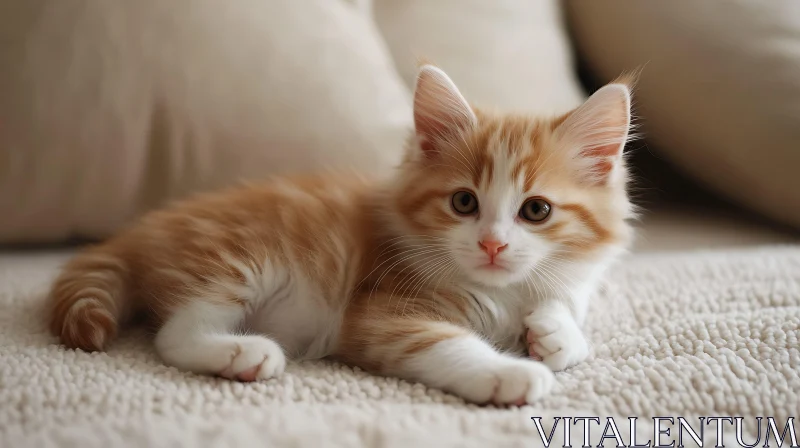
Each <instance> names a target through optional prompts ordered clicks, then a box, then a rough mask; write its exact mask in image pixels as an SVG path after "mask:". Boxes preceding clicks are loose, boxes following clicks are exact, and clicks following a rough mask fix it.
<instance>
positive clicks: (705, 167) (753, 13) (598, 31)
mask: <svg viewBox="0 0 800 448" xmlns="http://www.w3.org/2000/svg"><path fill="white" fill-rule="evenodd" d="M566 5H567V8H568V12H569V19H570V22H571V27H572V29H573V32H574V37H575V40H576V42H577V46H578V47H579V50H580V53H581V54H582V55H583V56H584V57H585V59H586V61H587V64H588V66H589V67H590V69H591V70H592V71H593V73H594V74H596V75H597V76H598V77H599V78H600V81H607V80H609V79H611V78H613V77H615V76H617V75H619V74H620V72H622V71H625V70H631V69H635V68H637V67H639V66H642V65H643V66H644V70H643V72H642V75H641V80H640V82H639V85H638V88H637V92H636V94H635V99H636V103H637V105H638V107H637V110H638V113H639V115H640V116H641V118H642V120H641V123H642V125H643V128H644V132H645V134H646V136H647V138H648V141H649V142H650V143H652V147H653V148H654V149H655V150H658V151H659V152H660V153H661V154H663V155H664V156H665V157H666V158H667V159H669V160H671V161H673V162H674V163H676V164H677V165H679V166H680V167H682V168H683V169H684V170H685V171H686V172H688V173H690V174H691V175H692V176H694V177H695V178H697V179H699V180H701V181H703V182H705V183H707V184H708V185H710V186H711V187H713V188H714V189H716V190H717V191H719V192H722V193H724V194H725V195H726V196H727V197H728V198H730V199H732V200H734V201H737V202H739V203H741V204H745V205H747V206H749V207H752V209H754V210H757V211H759V212H761V213H763V214H764V215H767V216H770V217H772V218H774V219H776V220H779V221H781V222H784V223H788V224H791V225H794V226H797V227H800V175H798V170H799V169H800V2H798V1H796V0H781V1H779V0H773V1H769V2H753V1H742V0H739V1H729V2H725V3H724V5H723V4H720V3H717V2H690V1H653V2H632V1H625V0H606V1H603V2H589V1H569V2H567V4H566Z"/></svg>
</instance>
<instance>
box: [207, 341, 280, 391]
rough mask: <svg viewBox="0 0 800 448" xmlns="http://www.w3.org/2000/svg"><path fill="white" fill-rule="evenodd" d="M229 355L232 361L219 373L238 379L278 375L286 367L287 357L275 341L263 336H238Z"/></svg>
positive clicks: (267, 377) (255, 378)
mask: <svg viewBox="0 0 800 448" xmlns="http://www.w3.org/2000/svg"><path fill="white" fill-rule="evenodd" d="M232 342H233V346H232V347H231V350H228V354H227V356H229V357H230V362H229V364H228V366H227V367H225V368H224V369H223V370H222V371H220V372H219V373H218V374H219V376H222V377H225V378H228V379H231V380H237V381H258V380H266V379H269V378H273V377H276V376H278V375H280V374H281V373H283V370H284V369H285V368H286V357H285V356H284V354H283V350H281V347H280V346H279V345H278V344H277V343H275V342H274V341H272V340H270V339H267V338H265V337H261V336H237V337H235V338H234V340H233V341H232Z"/></svg>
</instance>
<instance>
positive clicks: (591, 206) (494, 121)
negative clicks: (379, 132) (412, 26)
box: [390, 65, 632, 286]
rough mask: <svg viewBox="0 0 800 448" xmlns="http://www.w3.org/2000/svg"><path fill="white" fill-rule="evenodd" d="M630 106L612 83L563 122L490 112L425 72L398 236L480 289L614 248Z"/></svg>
mask: <svg viewBox="0 0 800 448" xmlns="http://www.w3.org/2000/svg"><path fill="white" fill-rule="evenodd" d="M630 101H631V100H630V91H629V88H628V87H627V86H626V85H625V84H623V83H614V84H609V85H607V86H605V87H603V88H601V89H600V90H598V91H597V92H596V93H595V94H594V95H592V96H591V97H590V98H589V99H588V100H587V101H586V102H585V103H584V104H583V105H581V106H580V107H578V108H577V109H575V110H573V111H571V112H569V113H567V114H565V115H563V116H559V117H555V118H535V117H528V116H520V115H496V114H491V113H487V112H482V111H480V110H478V109H476V108H474V107H472V106H470V104H469V103H468V102H467V101H466V100H465V99H464V97H463V96H462V95H461V93H460V92H459V90H458V89H457V87H456V86H455V84H454V83H453V82H452V81H451V80H450V78H448V77H447V75H446V74H445V73H444V72H443V71H441V70H440V69H438V68H436V67H433V66H430V65H426V66H423V67H422V68H421V70H420V72H419V75H418V77H417V84H416V89H415V93H414V121H415V131H416V132H415V134H414V137H413V138H412V139H411V142H410V145H409V152H408V154H407V156H406V160H405V161H404V163H403V164H402V166H401V168H400V175H399V177H398V182H397V184H396V185H395V188H394V190H393V193H392V197H391V199H390V201H391V202H392V204H391V209H392V210H393V213H392V215H393V216H395V219H394V220H393V221H394V222H395V224H396V225H397V226H398V228H397V230H398V231H399V232H400V233H401V234H402V235H404V237H405V238H406V241H413V246H414V247H415V248H416V249H413V250H416V251H417V252H418V253H419V254H424V253H425V252H424V250H425V249H419V248H420V247H425V248H427V251H428V252H427V254H428V255H430V256H431V258H434V257H435V258H442V259H446V260H447V261H449V262H451V263H450V264H449V268H448V269H451V270H453V271H457V272H458V273H459V274H460V275H461V276H465V277H466V278H468V279H470V280H472V281H475V282H478V283H481V284H485V285H490V286H506V285H509V284H512V283H517V282H521V281H524V280H525V279H526V278H528V277H530V276H531V273H532V272H536V270H537V269H538V270H539V272H544V273H546V272H547V266H548V264H549V265H552V264H553V263H555V262H557V261H559V262H563V261H567V262H572V261H591V260H600V259H602V258H604V257H605V256H607V255H608V254H609V253H612V252H614V251H619V250H621V249H623V248H624V247H625V245H626V244H627V241H628V239H629V234H630V230H629V227H628V225H627V224H626V222H625V220H626V218H629V217H630V216H631V215H632V210H631V209H632V207H631V204H630V202H629V201H628V197H627V193H626V185H625V184H626V178H627V174H626V168H625V164H624V160H623V154H622V151H623V147H624V146H625V142H626V140H627V139H628V136H629V128H630V120H631V115H630ZM423 258H424V257H423ZM544 275H546V274H544Z"/></svg>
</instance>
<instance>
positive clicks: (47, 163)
mask: <svg viewBox="0 0 800 448" xmlns="http://www.w3.org/2000/svg"><path fill="white" fill-rule="evenodd" d="M13 3H14V6H13V7H11V8H2V9H3V13H2V14H0V98H1V99H2V100H0V242H9V241H49V240H59V239H62V238H65V237H67V236H70V235H80V236H88V237H103V236H106V235H108V234H110V233H112V232H114V231H115V230H117V229H118V228H119V227H120V226H121V225H124V224H125V223H127V222H129V221H130V219H131V218H132V217H134V216H137V215H139V214H140V213H142V212H143V211H145V210H149V209H151V208H153V207H155V206H158V205H160V204H162V203H163V202H164V201H166V200H168V199H171V198H177V197H183V196H185V195H187V194H189V193H190V192H195V191H198V190H205V189H209V188H217V187H220V186H223V185H228V184H231V183H233V182H235V181H236V180H237V179H240V178H248V179H253V178H261V177H265V176H267V175H270V174H274V173H285V172H291V171H300V170H309V169H322V168H330V167H351V166H352V167H354V168H356V169H359V170H374V171H387V170H388V169H389V168H390V167H391V166H392V165H394V164H395V162H396V161H397V160H399V158H400V157H401V151H400V150H401V145H402V142H403V140H404V138H405V136H406V133H407V132H408V129H409V128H410V126H411V110H410V95H409V92H408V89H407V87H406V86H405V84H404V83H403V81H402V80H401V79H400V78H399V76H398V75H397V74H396V71H395V69H394V66H393V62H392V60H391V57H390V55H389V53H388V51H387V50H386V48H385V45H384V43H383V41H382V39H381V37H380V35H379V33H378V32H377V31H376V29H375V28H374V26H373V23H372V21H371V20H370V18H369V17H368V16H367V15H366V14H365V13H364V12H363V11H361V10H360V9H359V6H357V5H352V4H349V3H347V2H342V1H339V0H336V1H333V0H304V1H302V2H300V1H296V0H271V1H264V0H226V1H217V0H169V1H164V0H137V1H125V0H104V1H97V2H94V1H91V2H86V1H82V0H58V1H47V0H26V1H24V2H13Z"/></svg>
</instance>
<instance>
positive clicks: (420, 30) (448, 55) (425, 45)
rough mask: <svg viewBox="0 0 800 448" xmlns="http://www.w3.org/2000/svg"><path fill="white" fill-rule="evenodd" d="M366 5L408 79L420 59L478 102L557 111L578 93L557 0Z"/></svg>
mask: <svg viewBox="0 0 800 448" xmlns="http://www.w3.org/2000/svg"><path fill="white" fill-rule="evenodd" d="M373 8H374V15H375V18H376V21H377V23H378V26H379V27H380V29H381V31H382V32H383V34H384V37H385V39H386V42H387V44H388V45H389V48H390V49H391V51H392V54H393V55H394V58H395V61H396V63H397V67H398V70H399V71H400V74H401V75H402V76H403V78H404V79H405V80H406V82H407V83H408V84H409V85H411V84H412V83H413V82H414V77H415V75H416V70H417V60H418V58H424V59H427V60H430V61H431V62H433V63H435V64H437V65H439V66H440V67H441V68H443V69H444V70H445V71H446V72H447V74H448V75H450V76H451V77H452V78H453V80H454V81H455V82H456V84H458V87H459V89H460V90H461V91H462V92H463V93H464V95H465V96H466V97H467V99H468V100H469V101H470V102H474V103H476V104H478V105H483V106H486V107H492V106H496V107H498V108H502V109H504V110H516V111H525V112H532V113H560V112H565V111H567V110H569V109H572V108H574V107H576V106H577V105H579V104H580V103H581V102H582V101H583V99H584V93H583V91H582V90H581V88H580V86H579V84H578V82H577V80H576V76H575V70H574V68H573V62H572V55H571V53H570V51H571V47H570V42H569V40H568V37H567V35H566V31H565V29H564V24H563V20H562V12H561V4H560V3H559V2H558V0H537V1H531V0H528V1H519V0H491V1H487V0H374V5H373Z"/></svg>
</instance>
